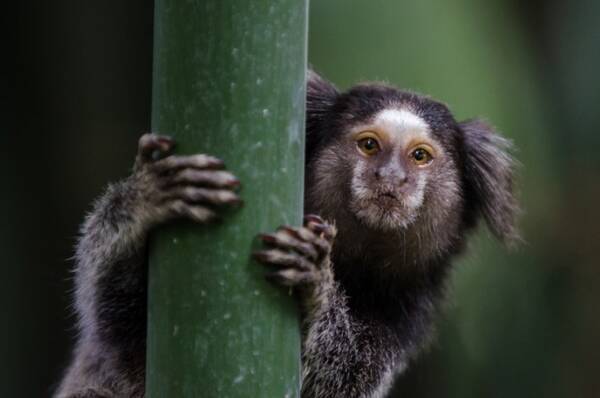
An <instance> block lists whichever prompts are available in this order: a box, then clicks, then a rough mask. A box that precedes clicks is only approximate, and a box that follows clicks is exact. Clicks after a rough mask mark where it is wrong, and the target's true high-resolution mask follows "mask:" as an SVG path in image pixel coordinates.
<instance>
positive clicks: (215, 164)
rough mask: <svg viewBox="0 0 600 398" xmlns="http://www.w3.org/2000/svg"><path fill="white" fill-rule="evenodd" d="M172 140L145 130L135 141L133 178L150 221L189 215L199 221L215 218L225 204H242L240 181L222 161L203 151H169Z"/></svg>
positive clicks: (154, 221)
mask: <svg viewBox="0 0 600 398" xmlns="http://www.w3.org/2000/svg"><path fill="white" fill-rule="evenodd" d="M174 146H175V141H174V140H173V139H172V138H170V137H167V136H162V135H156V134H144V135H143V136H142V137H141V138H140V140H139V145H138V154H137V158H136V162H135V167H134V173H133V179H134V181H135V184H136V185H135V186H136V188H137V189H138V190H139V192H140V193H141V199H142V202H143V204H144V205H143V206H141V208H142V209H143V211H144V215H146V216H148V217H150V218H151V222H153V223H156V222H162V221H167V220H169V219H173V218H188V219H191V220H193V221H197V222H200V223H206V222H210V221H212V220H214V219H216V218H217V211H218V210H219V209H220V208H222V207H223V206H226V205H241V203H242V201H241V199H240V198H239V196H238V194H237V193H236V190H237V189H238V187H239V185H240V182H239V180H238V179H237V178H236V177H235V176H234V175H233V174H231V173H229V172H227V171H225V170H223V169H224V167H225V166H224V164H223V161H222V160H220V159H217V158H215V157H212V156H209V155H203V154H197V155H191V156H175V155H171V151H172V149H173V147H174Z"/></svg>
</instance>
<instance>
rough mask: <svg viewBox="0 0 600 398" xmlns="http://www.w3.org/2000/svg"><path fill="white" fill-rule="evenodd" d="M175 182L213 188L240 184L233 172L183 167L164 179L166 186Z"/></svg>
mask: <svg viewBox="0 0 600 398" xmlns="http://www.w3.org/2000/svg"><path fill="white" fill-rule="evenodd" d="M177 184H193V185H200V186H208V187H214V188H230V189H233V188H237V187H239V185H240V180H238V179H237V178H236V177H235V176H234V175H233V174H231V173H230V172H228V171H222V170H197V169H190V168H185V169H182V170H180V171H178V172H177V173H176V174H175V175H174V176H169V177H168V178H167V179H166V184H165V185H166V186H170V185H177Z"/></svg>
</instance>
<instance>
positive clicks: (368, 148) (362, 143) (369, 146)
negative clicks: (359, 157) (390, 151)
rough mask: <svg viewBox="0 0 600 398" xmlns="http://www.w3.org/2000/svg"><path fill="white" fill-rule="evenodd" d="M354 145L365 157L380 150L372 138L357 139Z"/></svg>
mask: <svg viewBox="0 0 600 398" xmlns="http://www.w3.org/2000/svg"><path fill="white" fill-rule="evenodd" d="M356 145H357V146H358V149H359V150H360V151H361V152H362V153H364V154H365V155H367V156H372V155H375V154H376V153H377V152H379V151H380V150H381V147H380V146H379V142H377V140H376V139H375V137H372V136H366V137H363V138H359V139H358V140H357V141H356Z"/></svg>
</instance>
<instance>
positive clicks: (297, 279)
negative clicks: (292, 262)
mask: <svg viewBox="0 0 600 398" xmlns="http://www.w3.org/2000/svg"><path fill="white" fill-rule="evenodd" d="M265 278H266V279H267V280H268V281H269V282H272V283H275V284H278V285H282V286H290V287H292V286H296V285H302V284H306V283H309V282H310V281H312V280H313V279H314V278H313V274H312V273H311V272H306V271H298V270H296V269H293V268H285V269H282V270H279V271H274V272H268V273H267V274H266V275H265Z"/></svg>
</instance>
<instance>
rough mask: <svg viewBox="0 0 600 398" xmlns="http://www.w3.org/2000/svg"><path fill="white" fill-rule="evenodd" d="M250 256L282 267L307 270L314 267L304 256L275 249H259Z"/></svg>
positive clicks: (263, 262) (261, 261)
mask: <svg viewBox="0 0 600 398" xmlns="http://www.w3.org/2000/svg"><path fill="white" fill-rule="evenodd" d="M252 257H253V258H254V259H255V260H256V261H258V262H260V263H262V264H266V265H272V266H277V267H282V268H295V269H298V270H301V271H309V270H310V269H312V268H314V266H312V264H311V263H310V262H308V261H307V260H306V259H305V258H304V257H302V256H299V255H297V254H290V253H286V252H283V251H281V250H277V249H270V250H259V251H256V252H254V253H252Z"/></svg>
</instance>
